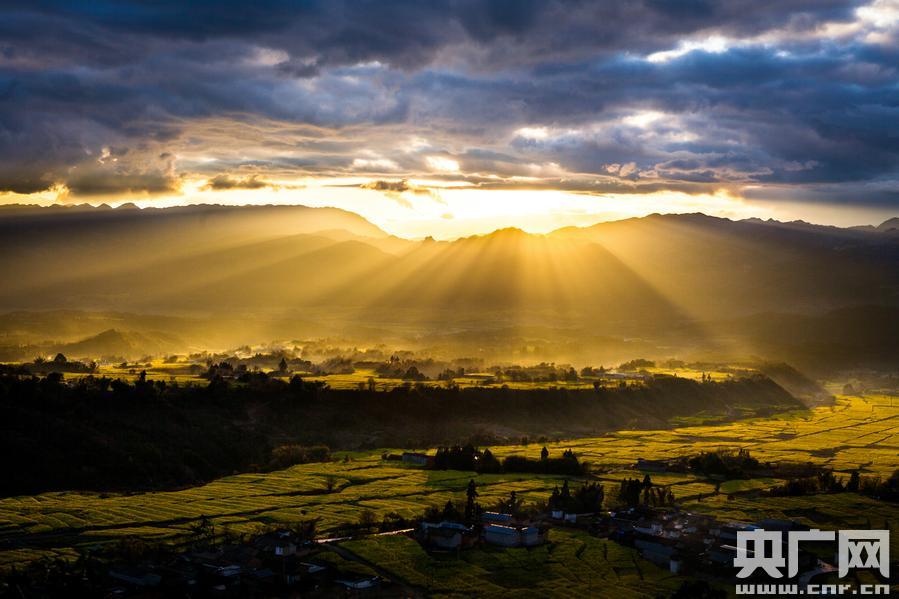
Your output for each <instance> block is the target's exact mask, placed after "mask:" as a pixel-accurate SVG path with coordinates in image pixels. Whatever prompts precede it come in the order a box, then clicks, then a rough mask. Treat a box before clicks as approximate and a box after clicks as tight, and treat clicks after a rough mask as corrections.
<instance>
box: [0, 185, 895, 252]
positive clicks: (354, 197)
mask: <svg viewBox="0 0 899 599" xmlns="http://www.w3.org/2000/svg"><path fill="white" fill-rule="evenodd" d="M370 182H371V179H368V178H361V177H346V178H333V179H320V178H313V177H309V178H304V179H299V180H284V181H281V180H271V183H272V184H274V185H276V186H278V187H276V188H262V189H230V190H224V191H212V190H210V189H206V188H205V186H206V184H207V181H206V180H194V181H185V182H184V184H183V185H182V188H181V190H180V193H172V194H170V195H164V196H159V197H152V198H151V197H147V196H146V195H129V196H125V197H121V198H117V199H115V200H112V199H109V198H106V197H103V198H93V199H91V201H87V202H85V201H81V200H80V199H78V200H72V199H67V198H66V193H65V190H55V191H53V192H45V193H42V194H30V195H27V196H24V195H16V194H0V204H15V203H22V204H26V203H29V204H39V205H44V206H46V205H52V204H64V205H65V204H67V205H73V204H83V203H88V204H92V205H95V206H96V205H100V204H103V203H106V204H108V205H110V206H113V207H116V206H119V205H122V204H125V203H134V204H135V205H137V206H139V207H141V208H150V207H155V208H165V207H171V206H182V205H196V204H223V205H263V204H287V205H289V204H293V205H304V206H312V207H334V208H340V209H344V210H348V211H350V212H354V213H357V214H359V215H361V216H362V217H364V218H366V219H367V220H369V221H370V222H372V223H373V224H375V225H377V226H378V227H380V228H382V229H383V230H385V231H386V232H388V233H390V234H392V235H396V236H398V237H403V238H408V239H419V238H424V237H428V236H431V237H434V238H435V239H443V240H447V239H456V238H459V237H467V236H470V235H484V234H488V233H491V232H493V231H495V230H497V229H503V228H507V227H515V228H518V229H521V230H523V231H526V232H528V233H534V234H545V233H549V232H551V231H554V230H556V229H560V228H563V227H569V226H581V227H582V226H589V225H592V224H595V223H598V222H605V221H612V220H621V219H626V218H632V217H642V216H646V215H649V214H653V213H691V212H702V213H704V214H708V215H709V216H717V217H723V218H730V219H732V220H740V219H745V218H762V219H768V218H773V219H775V220H780V221H792V220H805V221H808V222H811V223H813V224H822V225H835V226H842V227H845V226H855V225H877V224H880V223H881V222H883V221H884V220H886V219H888V218H891V217H893V216H896V215H895V214H894V213H893V211H891V210H890V209H889V208H888V207H885V208H883V209H882V210H871V211H868V212H862V211H860V210H859V209H858V208H857V207H852V208H849V207H843V206H834V205H817V204H810V203H802V202H794V203H784V202H777V203H765V202H757V201H749V200H745V199H743V198H740V197H739V196H737V195H732V194H730V193H728V192H724V191H722V192H718V193H715V194H697V195H690V194H686V193H681V192H656V193H644V194H603V195H589V194H580V193H573V192H568V191H562V190H529V189H513V190H503V189H476V188H473V187H470V186H469V187H465V186H464V185H460V184H458V183H450V182H446V181H439V180H424V179H421V180H419V179H410V180H406V184H407V186H408V188H409V190H408V191H402V192H386V193H385V192H383V191H379V190H374V189H366V188H362V187H360V186H361V185H364V184H366V183H370Z"/></svg>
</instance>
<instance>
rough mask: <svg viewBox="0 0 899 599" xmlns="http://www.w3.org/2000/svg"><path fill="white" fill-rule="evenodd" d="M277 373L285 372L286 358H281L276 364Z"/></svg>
mask: <svg viewBox="0 0 899 599" xmlns="http://www.w3.org/2000/svg"><path fill="white" fill-rule="evenodd" d="M278 372H287V358H285V357H283V356H282V357H281V361H280V362H278Z"/></svg>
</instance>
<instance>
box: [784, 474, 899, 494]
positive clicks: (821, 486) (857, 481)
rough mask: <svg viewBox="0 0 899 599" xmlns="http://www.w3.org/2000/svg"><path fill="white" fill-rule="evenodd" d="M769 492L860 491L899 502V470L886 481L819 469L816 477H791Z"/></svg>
mask: <svg viewBox="0 0 899 599" xmlns="http://www.w3.org/2000/svg"><path fill="white" fill-rule="evenodd" d="M768 493H769V494H770V495H772V496H775V497H801V496H804V495H819V494H822V493H859V494H861V495H866V496H868V497H872V498H874V499H881V500H883V501H894V502H895V501H899V470H896V471H895V472H893V474H892V476H890V478H888V479H887V480H883V479H882V478H881V477H879V476H861V475H860V474H859V472H858V470H853V471H852V472H851V473H850V475H849V478H848V480H847V479H845V478H844V477H842V476H837V475H836V474H834V472H833V471H832V470H822V471H821V472H819V473H818V474H816V475H815V476H805V477H801V478H793V479H790V480H788V481H787V482H785V483H784V484H782V485H779V486H777V487H774V488H772V489H770V490H769V491H768Z"/></svg>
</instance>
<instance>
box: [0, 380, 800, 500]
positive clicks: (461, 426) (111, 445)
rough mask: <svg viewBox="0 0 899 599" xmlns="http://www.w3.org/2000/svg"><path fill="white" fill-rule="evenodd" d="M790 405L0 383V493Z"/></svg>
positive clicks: (568, 394)
mask: <svg viewBox="0 0 899 599" xmlns="http://www.w3.org/2000/svg"><path fill="white" fill-rule="evenodd" d="M796 407H799V404H798V402H797V401H796V400H795V399H794V398H792V397H791V396H790V395H789V394H788V393H786V392H785V391H784V390H783V389H782V388H780V387H779V386H777V385H776V384H774V383H773V382H771V381H770V380H768V379H766V378H764V377H754V378H747V379H741V380H735V381H729V382H724V383H714V384H706V385H701V384H699V383H696V382H693V381H688V380H686V379H674V378H671V379H659V380H655V381H650V382H649V383H647V384H646V385H641V386H634V387H627V388H624V389H618V388H616V389H604V388H600V389H597V390H593V389H583V390H581V389H578V390H566V389H527V390H511V389H497V388H465V389H459V388H445V387H439V388H438V387H426V386H411V387H409V388H406V387H398V388H396V389H394V390H391V391H388V392H383V391H381V392H378V391H374V390H372V389H369V388H364V389H359V390H334V389H329V388H328V387H327V386H326V385H323V384H321V383H312V382H308V381H304V380H302V379H301V378H300V377H298V376H294V377H293V378H291V379H290V381H289V382H287V381H283V380H280V379H278V378H276V377H270V376H268V375H266V374H264V373H261V372H248V373H245V375H243V376H241V377H240V382H238V381H236V380H231V381H229V380H226V379H225V378H223V377H218V376H214V377H213V379H212V380H211V381H209V383H208V384H205V385H186V386H185V385H179V384H177V383H166V382H164V381H150V380H147V379H146V378H144V377H139V378H138V380H137V381H135V382H133V383H129V382H124V381H121V380H111V379H109V378H106V377H96V376H85V377H82V378H79V379H77V380H76V381H67V380H66V379H65V378H64V375H61V374H59V373H53V374H51V375H48V376H46V377H43V378H39V377H35V376H32V375H25V374H21V373H12V374H11V373H6V374H2V373H0V451H2V452H3V455H4V456H5V459H6V462H7V467H6V476H5V477H3V480H2V482H0V493H3V494H5V495H10V494H21V493H34V492H40V491H46V490H58V489H94V490H104V489H148V488H160V487H174V486H183V485H190V484H197V483H199V482H203V481H206V480H210V479H213V478H217V477H220V476H223V475H226V474H231V473H233V472H235V471H248V470H259V469H265V468H269V467H280V466H281V465H284V464H285V463H286V462H285V461H284V459H285V456H290V454H291V451H292V450H283V451H281V452H279V453H278V454H275V453H273V452H274V450H275V448H276V447H278V446H280V445H283V444H288V445H297V446H306V447H308V446H315V445H326V446H328V447H330V448H333V449H371V448H377V447H428V446H430V447H434V446H440V445H444V446H452V445H453V444H455V443H458V442H459V440H462V439H469V438H472V437H473V436H474V435H478V434H480V433H482V432H484V431H487V432H488V433H491V434H493V432H494V431H497V430H503V431H505V432H506V434H507V435H510V434H511V435H513V436H511V437H510V440H513V439H514V440H515V441H518V439H520V438H522V437H525V436H530V437H531V438H538V437H539V436H542V435H547V434H552V435H553V436H568V437H574V436H594V435H597V434H600V433H602V432H605V431H608V430H616V429H619V428H622V427H625V426H635V425H636V426H641V427H659V426H666V425H667V424H668V422H669V419H670V418H671V417H674V416H685V415H690V414H693V413H696V412H699V411H701V410H718V411H720V412H721V413H722V414H727V413H733V414H734V415H735V416H736V415H743V414H764V413H770V412H775V411H779V410H783V409H793V408H796ZM496 440H498V441H502V440H503V439H502V438H497V439H496ZM288 459H289V458H288ZM300 459H308V456H306V457H301V458H300ZM552 459H553V460H555V459H559V460H564V456H563V457H562V458H557V457H554V458H552ZM549 464H552V465H551V466H550V465H536V466H535V465H532V464H530V463H527V462H524V463H518V464H516V463H515V461H513V462H511V463H509V464H508V465H507V466H508V467H509V468H513V469H523V468H530V467H532V466H533V467H540V468H542V467H548V468H556V466H559V468H558V472H559V473H560V474H570V473H572V472H573V470H571V471H569V470H568V469H567V468H568V467H569V465H568V462H564V461H562V462H558V463H557V462H550V463H549ZM505 467H506V465H503V464H500V469H502V468H505Z"/></svg>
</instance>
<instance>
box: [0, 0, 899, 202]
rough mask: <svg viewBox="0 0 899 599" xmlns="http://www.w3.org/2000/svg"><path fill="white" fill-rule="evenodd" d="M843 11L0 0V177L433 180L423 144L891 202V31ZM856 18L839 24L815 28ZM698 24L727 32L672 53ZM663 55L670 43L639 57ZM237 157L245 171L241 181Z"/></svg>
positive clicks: (622, 174)
mask: <svg viewBox="0 0 899 599" xmlns="http://www.w3.org/2000/svg"><path fill="white" fill-rule="evenodd" d="M858 6H859V4H858V3H856V2H840V1H828V0H825V1H819V0H779V1H750V0H745V1H724V0H720V1H714V0H689V1H682V0H677V1H675V0H671V1H662V0H645V1H643V2H623V1H622V2H586V1H577V0H556V1H547V2H538V1H530V0H527V1H513V0H495V1H475V0H437V1H433V2H413V1H408V2H404V1H397V2H363V1H359V2H350V1H345V0H329V1H320V2H318V1H305V2H303V1H297V2H286V1H281V2H264V3H263V2H255V3H254V2H249V3H248V2H180V1H178V2H175V1H170V2H169V1H159V2H137V1H135V2H120V1H111V0H110V1H107V2H103V1H99V2H98V1H95V2H73V1H71V0H69V1H65V2H63V1H59V2H52V1H40V0H37V1H29V2H15V1H13V2H6V3H4V5H3V8H2V9H0V11H2V15H0V16H2V18H0V190H12V191H17V192H20V193H30V192H35V191H39V190H41V189H47V188H49V187H51V186H53V185H56V184H64V185H66V187H68V189H69V191H70V193H73V194H76V195H77V194H81V195H97V194H110V195H111V194H116V193H126V192H127V193H139V192H145V193H149V194H155V193H165V192H169V191H171V190H172V189H176V188H177V186H178V184H179V181H180V180H181V179H182V178H183V177H190V176H191V175H196V176H203V177H204V178H206V179H207V180H209V183H208V184H207V186H208V188H209V189H235V188H240V189H261V188H263V187H267V186H270V185H269V184H268V183H267V181H268V179H266V178H265V177H266V173H268V172H269V171H270V172H271V173H278V174H279V175H288V176H289V175H290V174H291V173H295V174H306V173H313V174H331V175H340V174H346V173H357V174H358V173H362V174H365V171H366V168H370V169H371V170H370V171H369V172H370V173H371V174H373V175H375V174H378V173H379V172H384V170H385V165H388V166H389V168H388V170H391V171H395V172H397V175H398V176H401V177H419V176H425V175H428V176H433V177H437V178H449V177H450V176H451V175H449V174H446V173H443V174H441V173H434V172H429V170H431V169H429V167H428V161H427V157H428V156H443V157H446V158H451V159H452V160H454V161H456V162H458V163H459V165H460V171H461V172H460V173H459V175H458V177H456V179H458V180H465V181H469V182H475V183H476V184H479V185H482V186H505V187H509V186H511V187H514V186H516V185H528V186H533V187H552V188H557V189H570V190H572V191H583V192H587V193H603V192H610V191H627V192H634V193H637V192H641V191H652V190H662V189H669V190H682V191H688V192H690V193H694V192H701V191H709V190H713V189H716V188H719V187H722V186H723V187H734V186H739V185H745V184H752V185H758V186H761V188H763V189H764V188H765V186H771V188H772V189H777V190H784V189H786V190H787V191H789V190H791V189H797V190H800V189H801V190H802V193H796V197H807V196H808V197H810V198H812V199H813V196H814V197H819V198H820V199H822V200H824V201H833V202H853V201H855V202H865V201H867V200H868V199H869V198H870V201H871V202H884V201H887V202H889V201H891V200H890V198H894V197H895V194H892V195H891V193H890V185H891V182H895V181H896V180H897V179H899V174H897V173H899V138H897V137H896V135H895V131H897V130H899V100H897V95H896V84H897V80H899V75H897V71H896V66H895V65H896V64H897V63H899V50H897V44H896V27H895V26H894V27H889V26H887V27H881V29H880V30H878V31H877V32H876V33H877V34H878V36H879V37H877V39H873V40H872V39H869V38H868V37H866V34H868V33H870V32H871V31H870V27H871V26H870V24H865V23H861V24H859V23H858V17H857V15H856V13H855V9H856V8H857V7H858ZM850 22H856V26H857V27H856V30H855V31H854V32H850V33H848V34H844V35H843V36H842V37H840V38H832V39H828V38H826V37H824V36H823V35H822V34H821V31H824V26H825V24H828V23H829V24H834V23H844V24H847V23H850ZM710 36H722V37H724V38H725V39H726V41H725V42H724V44H723V47H722V48H718V49H717V50H716V51H714V52H712V51H706V50H703V49H702V46H697V47H696V48H694V49H693V50H692V51H687V50H690V47H689V46H684V44H689V43H691V42H693V43H700V42H702V41H703V40H707V39H708V38H709V37H710ZM757 36H764V37H762V38H758V37H757ZM679 49H680V50H679ZM658 52H669V53H671V54H670V56H662V57H661V58H659V59H655V60H653V61H651V60H647V57H650V56H651V55H653V53H658ZM672 52H673V53H672ZM655 113H658V114H657V115H655V116H653V115H654V114H655ZM647 115H648V116H647ZM659 115H660V116H659ZM527 129H531V130H537V131H538V133H534V132H533V131H531V133H528V132H527ZM519 130H525V132H524V133H521V132H519V133H516V131H519ZM413 138H416V139H421V140H425V141H422V142H420V143H419V142H416V143H412V142H410V141H408V140H410V139H413ZM233 148H239V151H237V150H235V149H233ZM202 154H208V155H209V156H211V157H212V159H213V160H211V161H205V162H203V161H199V160H198V159H197V157H198V156H200V155H202ZM161 156H166V158H160V157H161ZM185 156H186V158H185ZM191 157H193V158H191ZM357 159H358V160H357ZM366 165H370V167H368V166H366ZM243 167H252V168H253V169H255V170H258V172H259V173H260V174H259V175H252V176H249V177H247V176H244V177H241V176H239V175H235V174H234V171H233V169H239V168H243ZM491 177H492V178H491ZM496 177H500V178H501V179H504V180H501V181H497V180H495V179H496ZM522 177H528V178H530V179H529V182H528V183H526V184H525V183H515V182H514V180H513V178H522ZM856 183H857V185H855V184H856ZM853 185H854V186H853ZM828 186H830V187H828ZM834 186H837V187H839V189H840V192H839V193H836V192H833V191H832V188H833V187H834ZM816 189H817V190H820V191H821V194H820V196H815V195H814V190H816ZM850 189H855V190H856V191H857V193H856V194H855V195H853V194H851V193H846V190H850ZM828 190H829V191H828ZM382 191H385V193H386V192H391V193H394V194H396V193H401V192H402V191H398V190H389V189H385V190H382ZM403 191H405V190H403ZM754 193H759V192H758V191H756V192H754ZM777 193H781V192H780V191H778V192H777ZM774 195H777V194H774ZM772 197H773V196H772ZM884 198H886V200H885V199H884Z"/></svg>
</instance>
